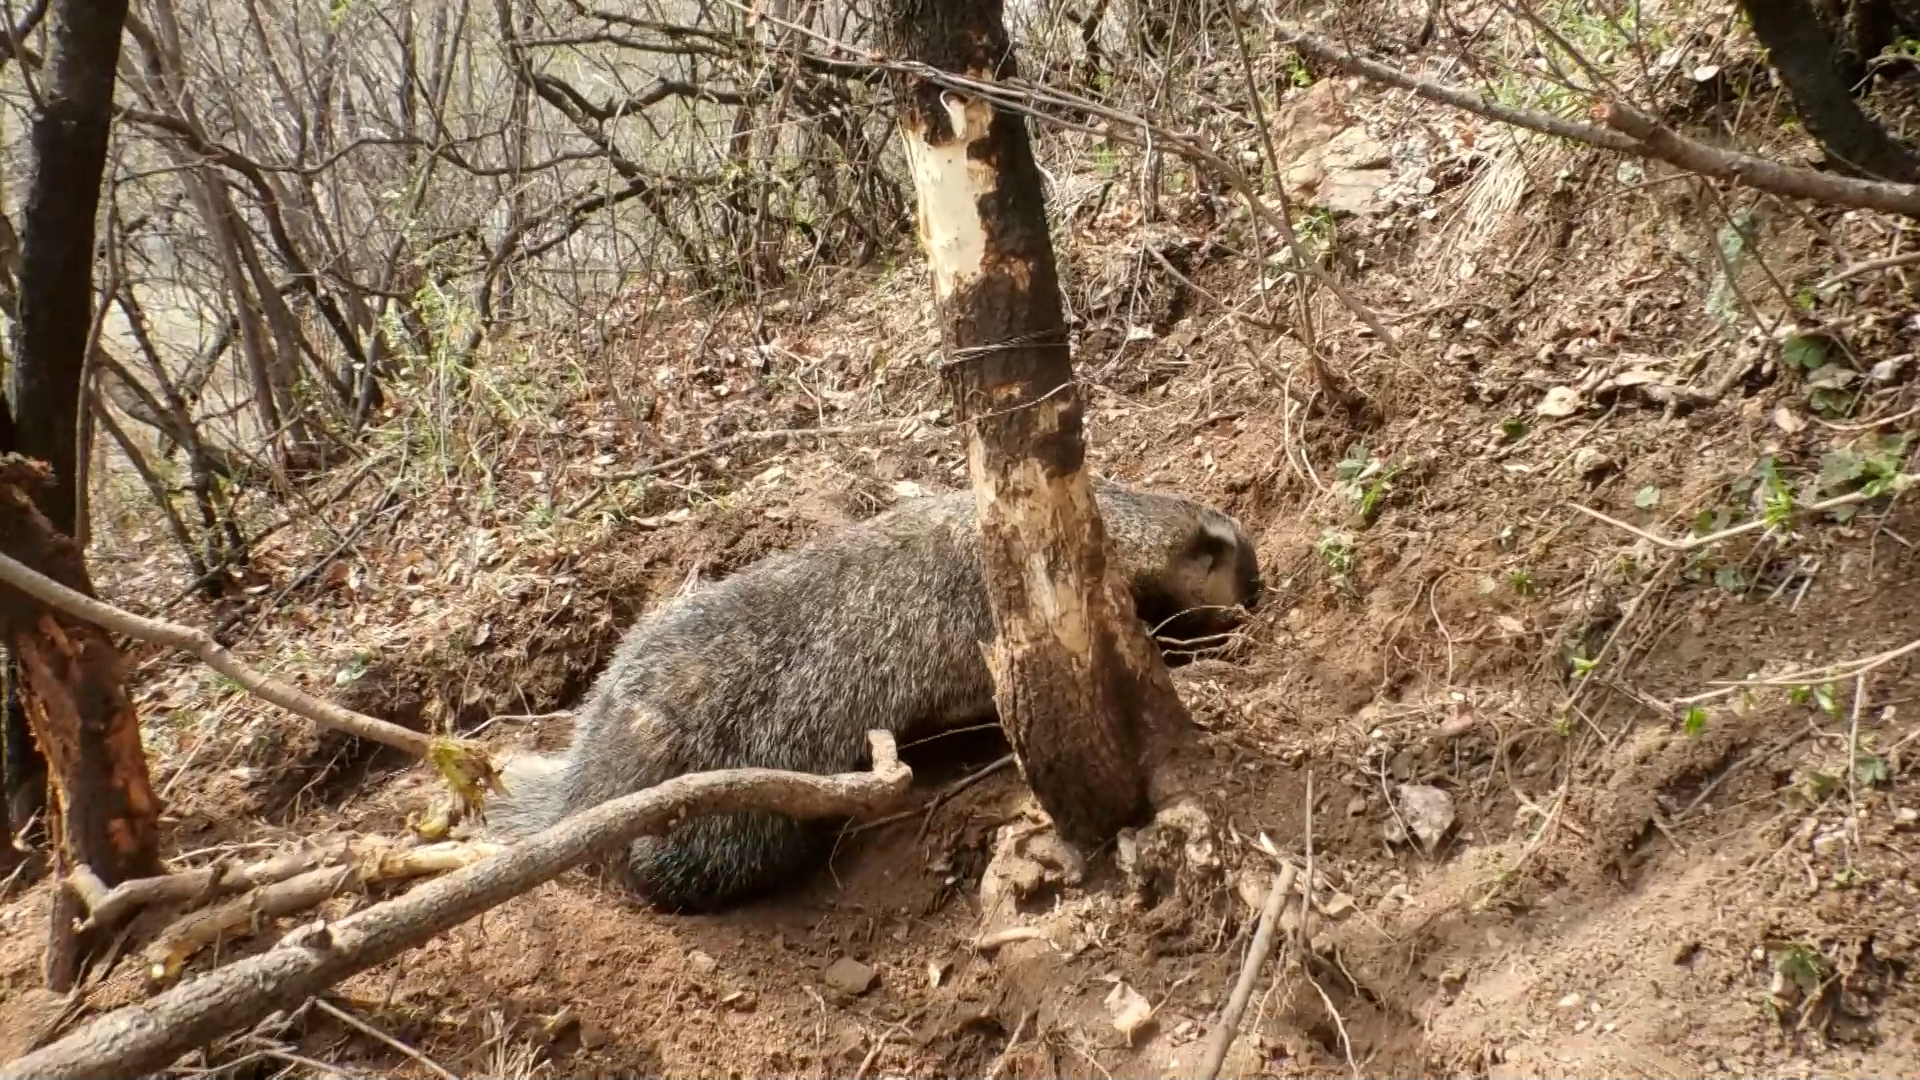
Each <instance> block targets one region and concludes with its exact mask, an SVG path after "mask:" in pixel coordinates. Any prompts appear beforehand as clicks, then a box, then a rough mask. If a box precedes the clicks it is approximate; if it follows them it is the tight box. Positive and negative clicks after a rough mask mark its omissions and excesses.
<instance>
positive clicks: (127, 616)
mask: <svg viewBox="0 0 1920 1080" xmlns="http://www.w3.org/2000/svg"><path fill="white" fill-rule="evenodd" d="M0 582H5V583H6V584H8V585H11V586H13V587H14V588H16V589H19V590H20V591H21V592H23V593H26V594H27V595H28V596H31V597H33V598H34V599H35V600H38V601H40V602H41V603H43V604H45V605H47V606H48V607H51V608H55V609H57V610H59V611H62V612H64V613H66V614H67V615H70V616H72V617H74V618H76V619H84V620H86V621H87V622H90V623H92V624H94V625H95V626H99V627H103V628H105V629H107V630H111V631H112V632H114V633H116V634H120V635H123V636H125V637H130V638H136V639H138V640H140V641H150V642H152V643H154V644H156V645H165V646H167V647H169V648H174V649H179V650H180V651H182V652H188V653H192V654H193V655H194V656H196V657H199V659H200V661H201V662H202V663H204V664H206V665H207V666H208V667H210V668H212V669H213V670H215V671H217V672H219V673H220V674H222V675H225V676H226V677H227V678H229V679H232V680H233V681H234V682H237V683H239V684H240V685H241V686H243V687H245V688H246V689H248V690H249V691H251V692H253V693H254V694H257V695H259V696H260V697H263V698H265V699H267V700H268V701H270V702H272V703H274V704H275V705H278V706H280V707H281V708H283V709H285V710H287V711H288V712H290V713H293V714H294V715H296V716H302V717H305V718H306V719H308V720H311V721H313V722H314V723H316V724H318V725H320V726H321V727H324V728H332V729H334V730H335V731H344V732H346V733H347V734H349V735H357V736H359V737H360V738H363V739H371V740H373V741H374V742H377V743H382V744H385V745H387V746H391V747H393V748H394V749H396V750H403V751H405V752H407V753H409V754H412V755H413V756H414V757H418V758H425V759H426V760H427V761H428V762H430V763H431V764H432V765H433V767H434V768H435V769H437V770H438V771H439V772H440V774H441V775H442V776H444V777H445V778H446V780H447V783H448V784H449V785H450V786H451V787H452V788H453V789H454V793H455V794H456V795H458V796H459V798H460V800H461V802H462V803H464V804H465V805H466V806H468V807H472V806H475V805H477V804H478V802H479V789H480V788H482V787H491V786H493V781H494V769H493V763H492V761H490V760H489V759H488V757H487V754H486V751H484V750H482V749H481V748H480V746H479V745H478V744H477V743H472V742H469V741H468V740H465V739H453V738H445V737H437V736H433V735H427V734H425V733H422V732H418V731H411V730H408V729H407V728H403V727H401V726H400V725H399V724H394V723H390V722H388V721H386V720H378V719H375V718H374V717H371V716H367V715H365V714H363V713H357V712H354V711H353V710H351V709H343V708H341V707H340V706H338V705H335V704H334V703H333V702H331V701H326V700H323V699H321V698H317V697H314V696H312V695H311V694H308V693H305V692H304V691H301V690H299V689H297V688H295V687H293V686H291V685H289V684H287V683H283V682H281V681H280V680H278V679H275V678H273V677H272V676H269V675H264V674H262V673H260V672H258V671H255V670H254V669H252V668H250V667H248V666H247V665H245V664H243V663H241V662H240V661H239V660H238V659H237V658H235V657H234V655H233V654H232V653H230V652H228V651H227V649H226V647H225V646H223V645H221V644H220V643H219V642H218V641H215V640H214V639H213V635H211V634H209V633H207V632H206V631H205V630H199V629H196V628H194V627H191V626H181V625H179V624H178V623H170V622H162V621H160V620H159V619H149V618H147V617H145V616H143V615H135V614H133V613H132V612H130V611H122V610H121V609H119V608H117V607H114V606H113V605H112V604H107V603H102V602H101V601H99V600H95V599H94V598H93V597H91V596H87V595H85V594H83V593H78V592H75V591H74V590H72V589H69V588H67V587H66V586H65V585H62V584H60V583H59V582H57V581H54V580H53V579H52V578H49V577H46V576H45V575H43V574H39V573H36V572H35V571H33V570H32V569H30V568H29V567H27V566H25V565H23V564H21V563H20V562H18V561H16V560H14V559H12V558H10V557H8V556H6V555H0Z"/></svg>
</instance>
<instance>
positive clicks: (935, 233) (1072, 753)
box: [891, 0, 1185, 850]
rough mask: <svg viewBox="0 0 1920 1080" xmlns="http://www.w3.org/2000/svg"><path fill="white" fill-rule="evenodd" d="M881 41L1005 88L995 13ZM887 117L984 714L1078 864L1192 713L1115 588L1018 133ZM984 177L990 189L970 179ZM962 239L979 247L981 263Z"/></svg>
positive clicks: (941, 93) (972, 115)
mask: <svg viewBox="0 0 1920 1080" xmlns="http://www.w3.org/2000/svg"><path fill="white" fill-rule="evenodd" d="M891 29H892V32H893V36H894V41H893V42H892V43H891V51H892V53H893V54H894V55H896V56H900V57H902V58H907V59H912V60H918V61H921V62H924V63H927V64H930V65H932V66H934V67H937V68H940V69H942V70H946V71H954V72H959V73H965V74H967V75H970V76H972V77H973V78H976V79H980V78H1011V77H1012V76H1013V75H1014V71H1013V62H1012V60H1011V57H1010V53H1009V48H1008V42H1007V34H1006V30H1005V27H1004V25H1003V23H1002V21H1001V5H1000V3H999V2H998V0H988V2H985V3H973V2H968V0H896V7H895V8H894V10H893V12H892V21H891ZM899 99H900V101H901V103H902V110H903V116H902V121H901V126H902V128H903V130H904V131H905V133H906V135H907V139H908V145H909V148H910V152H909V160H910V162H911V163H912V164H913V167H914V172H915V188H916V191H917V193H918V197H919V206H920V212H919V222H920V231H921V242H922V244H923V245H924V246H925V247H926V248H927V251H928V255H929V259H930V261H931V262H932V263H933V269H934V274H933V277H934V295H935V299H936V302H937V304H938V306H939V309H940V322H941V330H942V334H943V338H944V342H945V345H946V350H947V356H948V358H949V363H948V364H947V366H946V368H945V375H946V378H947V384H948V387H949V389H950V390H951V391H952V393H953V396H954V401H955V404H956V407H957V409H958V412H959V416H960V419H961V420H962V421H963V422H964V423H965V424H966V426H967V431H968V445H967V458H968V465H969V468H970V471H971V474H972V478H973V488H974V493H975V505H976V508H977V513H978V515H979V532H980V559H981V565H982V569H983V571H984V573H985V577H986V580H987V590H988V595H989V598H990V601H991V606H992V610H993V621H994V631H995V641H994V642H993V644H992V646H991V648H990V650H989V654H988V655H989V662H990V665H991V667H992V670H993V677H994V688H995V690H994V697H995V704H996V705H997V706H998V708H999V712H1000V720H1001V723H1002V725H1003V726H1004V727H1005V728H1006V731H1007V735H1008V739H1009V741H1011V742H1012V744H1013V748H1014V753H1015V755H1016V756H1017V758H1018V760H1019V762H1020V765H1021V770H1022V772H1023V773H1024V774H1025V776H1026V778H1027V781H1028V783H1029V784H1031V785H1032V787H1033V791H1034V794H1035V796H1036V797H1038V799H1039V800H1040V803H1041V805H1042V806H1044V807H1045V808H1046V810H1047V812H1048V813H1049V814H1050V815H1052V817H1053V820H1054V824H1055V827H1056V828H1057V829H1058V830H1059V832H1060V835H1061V836H1062V838H1064V839H1066V840H1067V841H1069V842H1070V843H1073V844H1074V845H1076V846H1077V847H1080V848H1081V849H1083V850H1086V849H1090V848H1093V847H1096V846H1098V845H1100V844H1103V843H1105V842H1106V841H1107V840H1110V839H1111V838H1112V837H1113V835H1114V833H1115V832H1117V831H1118V830H1119V829H1121V828H1124V827H1126V826H1129V825H1134V824H1138V823H1139V822H1140V821H1141V820H1143V818H1144V817H1145V816H1146V814H1147V813H1148V811H1149V802H1148V795H1147V771H1148V770H1147V765H1146V762H1145V761H1144V759H1143V758H1144V755H1143V749H1144V747H1145V746H1146V745H1147V737H1148V735H1149V733H1150V732H1151V731H1152V729H1153V728H1154V726H1155V725H1157V724H1159V723H1161V722H1163V721H1177V720H1179V719H1184V717H1185V711H1184V708H1183V707H1182V705H1181V703H1180V699H1179V697H1178V695H1177V694H1176V693H1175V692H1174V690H1173V686H1172V683H1171V681H1170V680H1169V679H1168V677H1167V674H1166V668H1165V666H1164V664H1163V663H1162V661H1161V659H1160V657H1159V654H1158V653H1157V651H1155V649H1154V648H1153V645H1152V643H1151V642H1149V641H1148V640H1147V637H1146V634H1145V632H1144V630H1143V629H1142V627H1141V625H1140V623H1139V621H1138V619H1137V617H1136V616H1135V614H1134V609H1133V602H1132V599H1131V597H1130V596H1129V594H1128V593H1127V591H1126V590H1125V588H1123V587H1121V586H1120V584H1119V583H1118V582H1117V581H1115V580H1112V579H1111V578H1110V577H1109V575H1108V572H1107V542H1106V529H1105V525H1104V523H1103V522H1102V521H1101V518H1100V514H1099V509H1098V506H1097V505H1096V504H1095V503H1094V501H1093V495H1092V489H1091V485H1090V483H1089V481H1088V478H1087V476H1086V474H1085V472H1084V469H1083V466H1084V463H1085V444H1084V440H1083V437H1082V431H1081V422H1082V404H1081V400H1080V394H1079V390H1078V386H1077V384H1076V383H1075V382H1074V379H1073V363H1072V357H1071V355H1070V353H1069V351H1068V345H1067V333H1066V324H1065V320H1064V319H1063V317H1062V314H1061V304H1060V290H1059V283H1058V279H1057V276H1056V274H1057V271H1056V268H1055V264H1054V257H1053V248H1052V244H1051V241H1050V239H1049V237H1048V234H1047V223H1046V208H1045V203H1044V198H1043V195H1042V190H1041V185H1040V174H1039V170H1038V168H1037V167H1036V166H1035V164H1034V160H1033V153H1032V148H1031V147H1030V146H1029V144H1028V137H1027V131H1026V126H1025V123H1024V121H1023V120H1022V118H1021V117H1020V116H1019V115H1018V114H1016V113H1013V112H1008V111H1004V110H1000V109H997V108H995V107H994V106H993V105H992V104H991V103H990V102H988V101H986V100H984V99H977V98H968V97H966V96H964V95H960V94H957V93H956V92H954V91H952V90H944V89H942V88H940V87H938V86H935V85H933V84H931V83H927V82H923V81H920V80H917V79H913V78H911V77H907V78H903V79H902V82H901V84H900V86H899ZM956 125H957V126H958V128H959V130H956ZM957 147H964V150H963V151H962V152H961V153H960V154H955V149H956V148H957ZM961 162H963V163H964V164H961ZM982 167H984V171H986V172H987V173H989V174H990V176H991V179H990V180H988V181H980V180H978V179H976V174H978V173H980V172H982V171H983V170H982ZM962 173H964V174H965V178H962V177H961V174H962ZM956 189H958V190H961V191H963V192H964V194H962V195H961V196H960V197H958V198H955V197H954V196H953V192H954V191H955V190H956ZM942 191H944V192H946V193H947V194H945V195H942V194H940V192H942ZM969 203H970V205H969ZM969 237H975V238H979V237H983V240H982V242H981V244H980V247H979V248H978V250H977V251H976V250H975V249H974V246H973V244H972V241H971V240H969V239H968V238H969Z"/></svg>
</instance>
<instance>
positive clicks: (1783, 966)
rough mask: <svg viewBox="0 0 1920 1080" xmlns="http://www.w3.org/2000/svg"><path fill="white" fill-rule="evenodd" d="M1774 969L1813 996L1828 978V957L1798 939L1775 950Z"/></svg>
mask: <svg viewBox="0 0 1920 1080" xmlns="http://www.w3.org/2000/svg"><path fill="white" fill-rule="evenodd" d="M1773 970H1774V971H1776V972H1778V973H1779V974H1780V975H1781V976H1782V977H1783V978H1785V979H1787V980H1788V981H1789V982H1791V983H1793V985H1794V986H1796V987H1798V988H1799V989H1800V992H1801V993H1802V994H1805V995H1807V996H1809V997H1811V996H1812V995H1814V994H1817V993H1819V992H1820V984H1821V983H1823V982H1825V981H1826V979H1827V958H1826V957H1824V956H1821V955H1820V950H1819V949H1816V948H1814V947H1813V946H1812V945H1809V944H1807V943H1805V942H1799V941H1796V942H1793V943H1792V944H1788V945H1783V946H1780V947H1779V948H1776V949H1775V950H1773Z"/></svg>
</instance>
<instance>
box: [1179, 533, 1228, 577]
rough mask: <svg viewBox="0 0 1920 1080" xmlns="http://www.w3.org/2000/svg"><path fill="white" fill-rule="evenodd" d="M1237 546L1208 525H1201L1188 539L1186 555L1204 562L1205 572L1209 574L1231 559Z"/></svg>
mask: <svg viewBox="0 0 1920 1080" xmlns="http://www.w3.org/2000/svg"><path fill="white" fill-rule="evenodd" d="M1237 546H1238V545H1237V544H1236V543H1235V542H1234V540H1233V538H1232V537H1230V536H1223V535H1221V534H1220V532H1219V531H1218V530H1216V529H1214V528H1213V527H1212V526H1210V525H1202V526H1201V527H1200V528H1198V529H1196V530H1194V534H1193V536H1192V537H1190V538H1188V540H1187V554H1188V556H1189V557H1190V558H1193V559H1195V560H1196V561H1198V560H1205V561H1206V564H1207V571H1208V572H1209V573H1211V572H1213V571H1215V570H1218V569H1219V568H1220V567H1221V565H1222V564H1223V563H1226V562H1227V561H1228V560H1230V559H1231V558H1233V552H1234V548H1235V547H1237Z"/></svg>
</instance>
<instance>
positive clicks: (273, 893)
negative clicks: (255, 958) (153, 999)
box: [145, 837, 505, 982]
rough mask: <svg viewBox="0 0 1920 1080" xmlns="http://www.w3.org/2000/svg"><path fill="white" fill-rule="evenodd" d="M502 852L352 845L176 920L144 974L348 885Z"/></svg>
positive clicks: (168, 970) (171, 971)
mask: <svg viewBox="0 0 1920 1080" xmlns="http://www.w3.org/2000/svg"><path fill="white" fill-rule="evenodd" d="M503 850H505V849H504V848H502V847H501V846H500V845H499V844H488V843H470V842H448V843H443V844H429V845H426V846H424V847H418V848H409V849H402V850H395V849H394V846H393V845H392V843H391V842H389V841H386V840H384V839H381V838H378V837H376V838H372V839H371V840H370V841H366V842H360V843H356V844H354V845H353V846H352V847H351V848H349V849H348V851H346V852H344V853H342V855H343V860H344V861H343V862H342V863H341V864H340V865H327V866H322V867H320V868H319V869H316V870H309V871H307V872H306V873H304V874H298V875H295V876H293V877H290V878H287V879H286V880H284V881H277V882H273V883H270V884H264V885H261V886H259V887H258V888H256V889H254V890H253V891H252V892H249V893H247V894H245V895H243V896H237V897H235V898H234V899H232V900H229V901H228V902H226V903H224V904H222V905H220V906H219V907H216V908H210V909H208V910H206V911H196V912H194V913H192V914H190V915H187V916H185V917H183V918H180V919H177V920H175V921H174V923H173V924H172V925H171V926H168V927H167V928H166V929H165V930H163V931H161V933H160V936H159V937H158V938H156V939H155V940H154V942H153V944H152V945H150V946H148V947H147V950H146V957H145V958H146V961H147V977H148V978H150V979H152V980H154V981H155V982H161V981H164V980H167V979H171V978H173V977H174V976H175V975H177V974H179V972H180V969H181V967H182V966H183V965H185V964H186V962H187V961H188V960H190V959H192V958H193V956H194V954H196V953H198V952H199V951H200V950H201V949H204V948H207V947H209V946H211V945H215V944H217V943H219V942H221V941H224V940H226V939H227V938H229V937H235V936H239V935H244V934H246V933H250V932H252V930H253V929H254V928H255V927H257V926H259V925H260V922H261V920H263V919H274V918H280V917H282V916H286V915H292V914H295V913H296V912H301V911H305V910H307V909H308V908H311V907H315V906H317V905H319V904H320V903H321V902H323V901H325V900H327V899H329V898H331V897H334V896H338V895H339V894H340V893H342V892H345V891H346V890H347V889H349V888H353V887H356V886H364V885H368V884H372V883H374V882H381V881H396V880H399V879H402V878H408V877H420V876H423V875H427V874H439V873H445V872H446V871H448V870H455V869H458V868H460V867H462V866H467V865H470V864H472V863H474V862H477V861H479V860H480V859H484V858H489V857H491V856H493V855H497V854H499V853H500V852H501V851H503Z"/></svg>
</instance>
